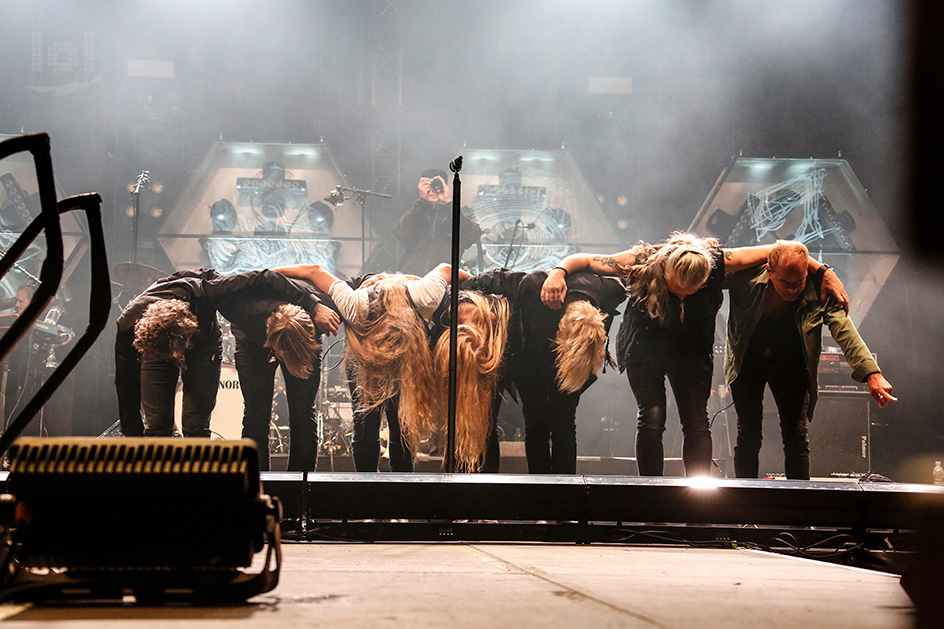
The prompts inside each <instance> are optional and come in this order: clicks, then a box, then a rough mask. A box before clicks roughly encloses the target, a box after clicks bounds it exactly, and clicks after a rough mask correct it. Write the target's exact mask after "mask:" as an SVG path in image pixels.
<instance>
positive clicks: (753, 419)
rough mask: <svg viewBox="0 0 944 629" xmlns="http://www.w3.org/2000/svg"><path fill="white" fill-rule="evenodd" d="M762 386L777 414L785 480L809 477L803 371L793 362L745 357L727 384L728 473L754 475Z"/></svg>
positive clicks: (760, 432)
mask: <svg viewBox="0 0 944 629" xmlns="http://www.w3.org/2000/svg"><path fill="white" fill-rule="evenodd" d="M765 385H769V386H770V392H771V393H772V394H773V396H774V401H775V402H776V404H777V411H778V412H779V414H780V434H781V438H782V440H783V463H784V472H785V473H786V476H787V478H790V479H797V480H809V478H810V439H809V418H808V416H807V410H808V408H809V403H810V391H809V373H808V372H807V370H806V367H805V366H804V365H803V364H802V363H801V362H799V361H793V362H792V363H784V362H782V361H781V362H778V361H776V360H771V359H769V358H753V357H746V358H745V360H744V364H743V365H742V366H741V370H740V373H739V374H738V377H737V379H736V380H735V381H734V382H732V383H731V397H732V398H734V408H735V410H736V411H737V426H738V432H737V445H735V447H734V472H735V474H737V477H738V478H757V474H758V472H759V469H758V467H759V463H758V456H759V453H760V447H761V443H762V441H763V422H764V386H765Z"/></svg>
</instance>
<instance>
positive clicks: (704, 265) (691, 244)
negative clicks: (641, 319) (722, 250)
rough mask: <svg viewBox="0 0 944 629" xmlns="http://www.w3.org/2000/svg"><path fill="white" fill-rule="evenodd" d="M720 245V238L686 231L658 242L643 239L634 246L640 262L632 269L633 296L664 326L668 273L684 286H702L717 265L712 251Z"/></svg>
mask: <svg viewBox="0 0 944 629" xmlns="http://www.w3.org/2000/svg"><path fill="white" fill-rule="evenodd" d="M717 246H718V241H717V240H716V239H714V238H701V237H699V236H697V235H696V234H691V233H686V232H675V233H673V234H672V235H671V236H670V237H669V239H668V240H666V241H665V242H662V243H659V244H657V245H650V244H649V243H647V242H640V243H639V244H638V245H636V246H635V247H633V253H635V254H636V264H635V265H633V266H632V267H631V270H630V273H631V275H632V277H633V282H632V283H631V284H630V287H629V296H630V298H631V299H633V300H634V302H635V303H637V304H643V305H644V306H645V310H646V313H647V314H648V315H649V317H650V318H652V319H654V320H655V321H656V322H658V323H659V324H660V325H664V324H665V321H666V317H667V316H668V307H667V301H668V296H669V287H668V284H667V283H666V279H665V277H666V275H667V274H671V275H673V276H674V277H675V281H676V282H678V284H679V286H681V287H682V288H685V289H692V288H698V287H700V286H701V285H702V284H704V283H705V280H707V279H708V276H709V275H710V274H711V269H713V268H714V266H715V262H714V258H713V257H712V254H711V251H712V249H714V248H716V247H717Z"/></svg>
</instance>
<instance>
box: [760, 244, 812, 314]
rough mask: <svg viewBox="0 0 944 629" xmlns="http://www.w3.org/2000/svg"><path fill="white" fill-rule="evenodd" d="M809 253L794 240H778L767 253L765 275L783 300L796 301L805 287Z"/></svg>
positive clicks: (802, 245)
mask: <svg viewBox="0 0 944 629" xmlns="http://www.w3.org/2000/svg"><path fill="white" fill-rule="evenodd" d="M809 255H810V252H809V249H807V248H806V245H804V244H803V243H802V242H796V241H795V240H778V241H777V242H776V243H775V244H774V247H773V249H771V250H770V253H769V254H768V255H767V277H768V278H769V279H770V283H771V284H772V285H773V287H774V290H776V291H777V293H778V294H779V295H780V297H781V298H783V300H784V301H796V300H797V299H798V298H799V297H800V295H801V294H802V293H803V290H804V289H805V288H806V275H807V265H808V263H809V262H808V260H809Z"/></svg>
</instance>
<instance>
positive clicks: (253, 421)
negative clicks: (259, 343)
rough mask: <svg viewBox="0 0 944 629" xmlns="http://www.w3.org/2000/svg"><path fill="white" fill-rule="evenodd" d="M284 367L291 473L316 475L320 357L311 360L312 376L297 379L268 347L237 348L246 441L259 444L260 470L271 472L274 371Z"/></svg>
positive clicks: (257, 447) (237, 367)
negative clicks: (270, 445)
mask: <svg viewBox="0 0 944 629" xmlns="http://www.w3.org/2000/svg"><path fill="white" fill-rule="evenodd" d="M276 367H281V369H282V377H283V379H284V381H285V398H286V401H287V402H288V424H289V441H290V444H291V445H290V448H289V455H288V469H289V470H290V471H295V472H310V471H314V470H315V468H316V464H317V462H318V420H317V417H316V415H315V398H316V397H317V395H318V385H319V384H320V369H321V357H320V355H319V356H315V357H313V360H312V373H311V375H310V376H309V377H308V378H306V379H302V378H296V377H295V376H293V375H292V374H291V373H289V372H288V370H287V369H286V368H285V367H284V365H281V363H279V362H278V361H277V360H276V359H275V356H273V355H272V352H271V351H270V350H269V349H268V348H265V347H250V348H247V347H240V346H239V344H238V343H237V347H236V373H238V374H239V388H240V389H241V390H242V393H243V404H244V409H243V432H242V435H243V437H245V438H247V439H252V440H253V441H255V442H256V449H257V450H258V452H259V469H260V470H261V471H265V470H268V469H269V424H270V422H271V419H272V397H273V389H274V383H275V369H276Z"/></svg>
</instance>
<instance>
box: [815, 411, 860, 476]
mask: <svg viewBox="0 0 944 629" xmlns="http://www.w3.org/2000/svg"><path fill="white" fill-rule="evenodd" d="M871 399H872V398H871V397H870V396H869V395H868V393H824V392H821V393H820V395H819V400H818V401H817V402H816V412H815V415H814V416H813V421H812V422H810V473H811V476H813V477H814V478H823V477H827V478H828V477H843V476H855V477H857V476H863V475H867V474H870V473H871V472H872V457H871V452H872V443H871V440H872V436H871V426H870V422H871V419H870V408H869V401H870V400H871Z"/></svg>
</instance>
